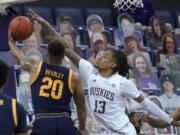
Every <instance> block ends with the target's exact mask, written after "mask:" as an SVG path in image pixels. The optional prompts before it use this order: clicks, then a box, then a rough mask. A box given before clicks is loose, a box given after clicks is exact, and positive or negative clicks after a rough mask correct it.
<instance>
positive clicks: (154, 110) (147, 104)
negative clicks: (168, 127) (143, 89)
mask: <svg viewBox="0 0 180 135" xmlns="http://www.w3.org/2000/svg"><path fill="white" fill-rule="evenodd" d="M140 104H141V105H142V106H143V107H144V108H145V109H146V110H147V111H149V112H150V113H151V114H153V115H154V116H156V117H158V118H160V119H161V120H163V121H164V122H166V123H171V122H172V118H171V117H170V116H169V115H168V114H166V113H165V112H164V111H162V110H161V109H160V108H159V107H158V106H157V105H155V104H154V103H153V102H152V101H150V100H149V99H144V101H142V102H141V103H140Z"/></svg>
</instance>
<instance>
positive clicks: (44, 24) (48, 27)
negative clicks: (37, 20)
mask: <svg viewBox="0 0 180 135" xmlns="http://www.w3.org/2000/svg"><path fill="white" fill-rule="evenodd" d="M41 24H42V28H43V29H46V30H47V33H48V35H49V36H50V39H52V38H53V37H54V36H57V35H59V34H58V33H57V32H56V31H55V30H54V28H53V27H52V26H51V24H50V23H48V22H41Z"/></svg>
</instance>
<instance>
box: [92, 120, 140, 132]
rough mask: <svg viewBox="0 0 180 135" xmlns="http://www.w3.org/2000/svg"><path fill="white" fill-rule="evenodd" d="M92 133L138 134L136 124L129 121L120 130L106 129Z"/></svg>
mask: <svg viewBox="0 0 180 135" xmlns="http://www.w3.org/2000/svg"><path fill="white" fill-rule="evenodd" d="M90 135H91V134H90ZM92 135H137V134H136V130H135V128H134V126H133V125H132V124H131V123H130V122H129V123H128V124H127V125H126V126H124V127H123V128H122V130H121V131H120V132H115V131H111V130H107V129H104V130H102V131H101V132H100V133H97V134H92Z"/></svg>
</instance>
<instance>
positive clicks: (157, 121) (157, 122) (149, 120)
mask: <svg viewBox="0 0 180 135" xmlns="http://www.w3.org/2000/svg"><path fill="white" fill-rule="evenodd" d="M146 122H147V123H148V124H149V125H150V126H152V127H154V128H166V127H167V126H170V124H168V123H166V122H164V121H162V120H160V119H157V118H153V117H150V116H148V118H147V121H146Z"/></svg>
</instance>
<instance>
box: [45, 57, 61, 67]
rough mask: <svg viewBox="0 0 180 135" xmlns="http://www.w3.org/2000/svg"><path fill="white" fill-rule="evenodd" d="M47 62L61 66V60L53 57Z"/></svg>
mask: <svg viewBox="0 0 180 135" xmlns="http://www.w3.org/2000/svg"><path fill="white" fill-rule="evenodd" d="M47 62H48V64H51V65H55V66H61V62H60V61H56V60H53V59H48V60H47Z"/></svg>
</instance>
